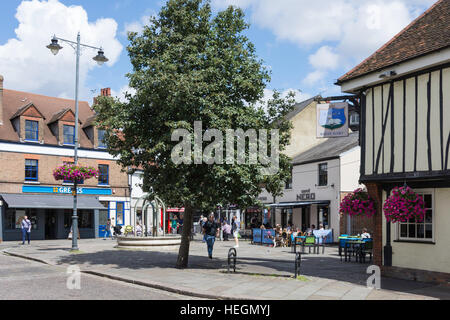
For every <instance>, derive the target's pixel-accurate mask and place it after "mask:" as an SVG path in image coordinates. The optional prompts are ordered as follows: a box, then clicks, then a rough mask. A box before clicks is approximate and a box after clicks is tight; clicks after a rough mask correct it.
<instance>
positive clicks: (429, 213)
mask: <svg viewBox="0 0 450 320" xmlns="http://www.w3.org/2000/svg"><path fill="white" fill-rule="evenodd" d="M416 192H417V194H419V195H421V196H422V197H423V200H424V202H425V209H426V214H425V219H424V220H423V221H422V222H418V221H416V220H415V219H414V218H413V219H410V220H409V221H407V222H404V223H403V222H400V223H399V226H398V228H399V231H398V232H399V239H400V240H416V241H432V240H433V221H434V208H433V202H434V198H433V197H434V194H433V193H432V192H419V191H416Z"/></svg>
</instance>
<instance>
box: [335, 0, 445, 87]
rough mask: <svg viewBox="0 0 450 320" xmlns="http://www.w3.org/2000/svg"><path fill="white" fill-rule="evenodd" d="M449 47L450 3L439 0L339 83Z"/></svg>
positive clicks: (340, 79)
mask: <svg viewBox="0 0 450 320" xmlns="http://www.w3.org/2000/svg"><path fill="white" fill-rule="evenodd" d="M447 47H450V0H439V1H438V2H436V3H435V4H434V5H433V6H432V7H431V8H430V9H428V10H427V11H426V12H425V13H423V14H422V15H421V16H420V17H418V18H417V19H416V20H414V21H413V22H412V23H411V24H410V25H409V26H407V27H406V28H405V29H403V30H402V31H401V32H400V33H399V34H397V35H396V36H395V37H394V38H393V39H391V40H390V41H389V42H388V43H386V44H385V45H384V46H383V47H381V48H380V49H379V50H378V51H376V52H375V53H374V54H373V55H371V56H370V57H369V58H367V59H366V60H364V61H363V62H362V63H360V64H359V65H358V66H356V67H355V68H354V69H353V70H351V71H349V72H348V73H347V74H345V75H344V76H342V77H341V78H339V80H338V84H340V83H342V82H345V81H348V80H351V79H354V78H357V77H359V76H363V75H365V74H368V73H371V72H374V71H379V70H381V69H383V68H386V67H389V66H392V65H395V64H398V63H401V62H404V61H407V60H410V59H413V58H417V57H420V56H422V55H426V54H429V53H432V52H434V51H438V50H440V49H444V48H447Z"/></svg>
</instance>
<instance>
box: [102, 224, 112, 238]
mask: <svg viewBox="0 0 450 320" xmlns="http://www.w3.org/2000/svg"><path fill="white" fill-rule="evenodd" d="M105 231H106V232H105V237H104V238H103V240H106V238H111V239H112V234H111V219H108V221H107V222H106V226H105Z"/></svg>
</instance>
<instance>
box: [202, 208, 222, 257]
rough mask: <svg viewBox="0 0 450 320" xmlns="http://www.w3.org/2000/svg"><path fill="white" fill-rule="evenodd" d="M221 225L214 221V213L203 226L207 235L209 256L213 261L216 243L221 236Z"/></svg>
mask: <svg viewBox="0 0 450 320" xmlns="http://www.w3.org/2000/svg"><path fill="white" fill-rule="evenodd" d="M219 230H220V224H218V223H217V222H216V221H214V213H211V214H210V215H209V217H208V221H206V223H205V224H204V225H203V234H204V235H205V241H206V244H207V248H208V256H209V258H210V259H212V254H213V248H214V242H215V241H216V237H218V236H219Z"/></svg>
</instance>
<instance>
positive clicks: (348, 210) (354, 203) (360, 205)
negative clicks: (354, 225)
mask: <svg viewBox="0 0 450 320" xmlns="http://www.w3.org/2000/svg"><path fill="white" fill-rule="evenodd" d="M339 212H341V213H343V214H348V215H349V216H364V217H367V218H371V217H372V216H373V215H374V214H375V213H376V209H375V202H374V201H373V200H372V198H371V197H370V196H369V194H368V193H367V192H365V191H364V190H363V189H356V190H355V191H353V192H352V193H349V194H348V195H347V196H345V198H344V199H342V201H341V205H340V210H339Z"/></svg>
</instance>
